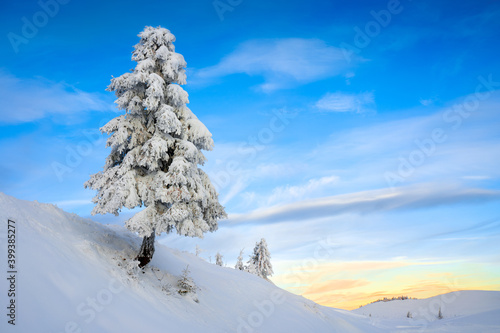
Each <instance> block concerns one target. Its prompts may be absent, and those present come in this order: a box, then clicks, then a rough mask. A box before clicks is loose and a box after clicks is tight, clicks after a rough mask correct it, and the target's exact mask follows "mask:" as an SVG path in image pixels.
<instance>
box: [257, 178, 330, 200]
mask: <svg viewBox="0 0 500 333" xmlns="http://www.w3.org/2000/svg"><path fill="white" fill-rule="evenodd" d="M338 180H339V177H337V176H327V177H321V178H314V179H310V180H309V181H308V182H307V183H305V184H303V185H295V186H290V185H287V186H279V187H276V188H274V190H273V192H272V194H271V195H270V196H269V198H268V199H267V202H268V204H272V203H276V202H289V201H294V200H297V199H302V198H305V197H309V196H311V195H314V194H315V193H318V192H319V191H320V190H321V189H322V188H323V187H328V186H332V185H334V184H335V183H337V182H338Z"/></svg>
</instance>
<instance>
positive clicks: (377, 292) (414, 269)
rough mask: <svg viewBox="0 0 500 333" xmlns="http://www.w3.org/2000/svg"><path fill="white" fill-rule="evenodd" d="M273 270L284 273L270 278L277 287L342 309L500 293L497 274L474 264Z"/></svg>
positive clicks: (348, 264)
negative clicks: (398, 299) (390, 301)
mask: <svg viewBox="0 0 500 333" xmlns="http://www.w3.org/2000/svg"><path fill="white" fill-rule="evenodd" d="M277 266H278V267H277V269H276V271H277V272H287V273H284V274H277V275H276V276H275V277H274V278H273V281H274V282H275V283H276V284H277V285H278V286H280V287H282V288H284V289H286V290H288V291H290V292H292V293H295V294H299V295H302V296H304V297H306V298H308V299H310V300H312V301H314V302H316V303H318V304H321V305H325V306H330V307H334V308H340V309H346V310H352V309H356V308H358V307H360V306H361V305H366V304H368V303H371V302H373V301H376V300H377V299H381V298H384V297H388V298H392V297H394V296H396V297H397V296H408V297H412V298H428V297H432V296H436V295H440V294H446V293H449V292H452V291H457V290H500V269H499V268H497V267H496V265H489V264H480V263H477V264H474V263H464V262H413V261H405V260H396V261H357V262H336V263H316V264H314V265H312V264H311V263H309V266H308V265H307V263H306V264H305V265H303V266H299V267H297V266H296V265H294V264H293V263H278V265H277ZM311 266H312V267H311Z"/></svg>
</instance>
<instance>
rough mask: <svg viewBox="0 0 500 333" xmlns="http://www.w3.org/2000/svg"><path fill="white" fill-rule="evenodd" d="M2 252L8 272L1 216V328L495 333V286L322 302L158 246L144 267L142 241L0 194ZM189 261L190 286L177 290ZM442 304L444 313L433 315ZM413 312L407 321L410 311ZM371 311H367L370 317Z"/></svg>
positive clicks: (498, 315)
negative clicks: (12, 236) (338, 305)
mask: <svg viewBox="0 0 500 333" xmlns="http://www.w3.org/2000/svg"><path fill="white" fill-rule="evenodd" d="M0 219H1V221H2V223H1V225H2V227H1V230H0V258H2V267H4V272H5V271H7V269H6V264H7V241H6V240H7V220H8V219H11V220H14V221H15V222H16V269H17V272H18V273H17V280H16V296H17V297H16V325H15V326H12V325H10V324H8V323H7V320H8V319H9V318H8V317H7V316H6V313H7V309H6V306H7V304H8V301H9V299H8V297H7V292H6V291H7V290H8V288H9V286H8V284H7V282H8V281H7V280H6V278H2V279H0V295H1V296H0V304H1V307H0V308H1V309H3V310H2V313H1V317H0V318H1V320H0V332H53V333H61V332H92V333H99V332H107V333H114V332H120V333H127V332H144V333H156V332H170V333H177V332H183V333H184V332H185V333H191V332H196V333H198V332H200V333H210V332H217V333H222V332H244V333H248V332H259V333H262V332H273V333H281V332H287V333H295V332H297V333H298V332H308V333H309V332H311V333H322V332H329V333H335V332H339V333H354V332H369V333H371V332H391V333H405V332H456V333H460V332H471V333H472V332H474V333H485V332H500V292H496V291H461V292H456V293H450V294H445V295H441V296H436V297H433V298H429V299H422V300H404V301H391V302H386V303H382V302H380V303H374V304H370V305H367V306H364V307H362V308H359V309H356V310H353V311H345V310H339V309H334V308H329V307H324V306H321V305H318V304H316V303H314V302H312V301H310V300H307V299H305V298H303V297H301V296H297V295H294V294H291V293H289V292H287V291H284V290H282V289H280V288H278V287H277V286H275V285H274V284H272V283H270V282H268V281H266V280H264V279H262V278H259V277H257V276H255V275H252V274H250V273H247V272H244V271H240V270H235V269H233V268H229V267H220V266H217V265H215V264H210V263H208V262H206V261H204V260H203V259H201V258H199V257H197V256H195V255H194V254H190V253H186V252H180V251H178V250H175V249H171V248H168V247H166V246H163V245H161V244H158V243H157V244H156V253H155V255H154V258H153V260H152V262H151V263H150V264H149V265H148V267H147V268H146V269H145V270H144V273H142V272H141V271H139V270H138V269H133V268H132V267H135V266H134V265H135V263H134V262H133V261H132V259H133V258H134V256H135V254H136V252H137V251H138V249H139V247H140V243H141V238H139V237H138V236H136V235H134V234H133V233H131V232H130V231H128V230H127V229H126V228H125V227H121V226H105V225H102V224H100V223H97V222H94V221H92V220H90V219H83V218H81V217H79V216H77V215H75V214H70V213H66V212H64V211H63V210H61V209H59V208H57V207H56V206H54V205H52V204H42V203H38V202H28V201H23V200H18V199H16V198H13V197H11V196H8V195H5V194H3V193H1V192H0ZM188 265H189V271H190V274H189V276H190V278H191V279H192V281H193V282H194V283H195V285H196V286H197V288H198V289H197V291H196V293H191V294H187V295H184V296H182V295H180V294H179V293H178V290H179V289H180V288H179V287H178V286H177V281H178V280H179V278H180V277H181V276H182V272H183V270H184V269H185V268H186V266H188ZM439 306H441V310H442V313H443V316H444V318H443V319H441V320H438V319H437V318H436V315H437V312H438V309H439ZM408 311H410V312H411V313H412V315H413V318H412V319H408V318H406V314H407V312H408ZM370 314H371V317H370V316H369V315H370Z"/></svg>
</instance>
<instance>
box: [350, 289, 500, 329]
mask: <svg viewBox="0 0 500 333" xmlns="http://www.w3.org/2000/svg"><path fill="white" fill-rule="evenodd" d="M440 309H441V314H442V319H439V318H438V313H439V310H440ZM352 312H354V313H357V314H362V315H365V316H368V317H369V318H371V320H372V323H373V324H374V325H376V326H377V327H382V328H387V329H388V330H389V328H393V329H394V332H401V333H404V332H450V333H460V332H470V333H479V332H481V333H487V332H491V333H493V332H495V333H498V332H500V291H480V290H462V291H456V292H451V293H447V294H443V295H439V296H434V297H430V298H426V299H406V300H394V301H389V302H377V303H373V304H368V305H365V306H363V307H360V308H359V309H356V310H353V311H352ZM396 329H397V330H396ZM390 331H392V330H390Z"/></svg>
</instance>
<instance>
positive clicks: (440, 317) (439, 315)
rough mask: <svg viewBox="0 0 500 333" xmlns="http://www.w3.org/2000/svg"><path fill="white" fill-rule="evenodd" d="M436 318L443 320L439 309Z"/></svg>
mask: <svg viewBox="0 0 500 333" xmlns="http://www.w3.org/2000/svg"><path fill="white" fill-rule="evenodd" d="M437 318H438V319H443V313H442V312H441V307H439V312H438V315H437Z"/></svg>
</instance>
